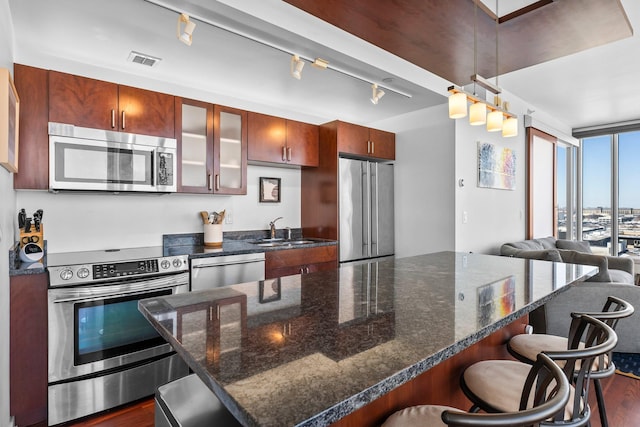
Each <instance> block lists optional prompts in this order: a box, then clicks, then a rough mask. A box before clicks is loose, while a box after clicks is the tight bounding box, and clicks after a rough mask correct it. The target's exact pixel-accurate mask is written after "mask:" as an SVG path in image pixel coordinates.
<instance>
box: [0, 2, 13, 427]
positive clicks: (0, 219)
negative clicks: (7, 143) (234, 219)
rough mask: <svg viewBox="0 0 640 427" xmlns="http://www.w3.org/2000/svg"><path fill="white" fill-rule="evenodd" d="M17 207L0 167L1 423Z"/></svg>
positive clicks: (3, 29) (0, 54)
mask: <svg viewBox="0 0 640 427" xmlns="http://www.w3.org/2000/svg"><path fill="white" fill-rule="evenodd" d="M0 68H8V69H9V70H11V74H12V75H13V24H12V22H11V14H10V13H9V2H8V1H7V0H0ZM15 208H16V201H15V192H14V191H13V175H12V174H10V173H9V172H8V171H7V170H6V169H5V168H3V167H0V343H2V344H3V345H0V426H8V425H9V421H10V413H9V256H8V254H9V248H10V247H11V246H12V244H13V242H14V228H15V225H14V221H13V219H14V217H15V215H14V214H15V213H16V209H15Z"/></svg>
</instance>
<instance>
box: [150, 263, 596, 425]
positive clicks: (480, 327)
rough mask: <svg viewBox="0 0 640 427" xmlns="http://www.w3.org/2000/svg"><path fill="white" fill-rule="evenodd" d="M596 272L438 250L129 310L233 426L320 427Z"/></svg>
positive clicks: (168, 299)
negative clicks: (228, 413) (221, 407)
mask: <svg viewBox="0 0 640 427" xmlns="http://www.w3.org/2000/svg"><path fill="white" fill-rule="evenodd" d="M596 272H597V268H595V267H590V266H578V265H572V264H561V263H551V262H546V261H534V260H527V259H519V258H507V257H499V256H492V255H480V254H467V253H456V252H439V253H434V254H429V255H422V256H416V257H410V258H402V259H395V260H394V259H390V260H384V261H379V262H371V263H365V264H361V265H345V266H342V267H340V268H339V269H336V270H331V271H323V272H317V273H311V274H305V275H296V276H288V277H282V278H280V279H271V280H265V281H260V282H250V283H244V284H238V285H233V286H229V287H224V288H218V289H214V290H209V291H201V292H191V293H187V294H177V295H173V296H166V297H158V298H152V299H147V300H143V301H140V302H139V309H140V311H141V312H142V313H143V314H144V315H145V317H146V318H147V319H148V320H149V321H150V322H151V323H152V324H153V325H154V327H155V328H156V329H157V330H158V331H159V332H160V334H161V335H162V336H163V337H164V338H165V339H167V341H168V342H169V343H170V344H171V345H172V346H173V347H174V348H175V349H176V351H177V352H178V353H179V354H180V355H181V357H182V358H183V359H184V360H185V361H186V362H187V363H188V364H189V366H190V367H191V369H193V370H194V372H196V373H197V374H198V376H199V377H200V378H201V379H202V380H203V381H204V382H205V384H206V385H207V386H208V387H209V388H210V389H211V390H213V392H214V393H215V394H216V395H217V396H218V397H219V398H220V400H221V401H222V402H223V403H224V404H225V406H226V407H227V408H229V410H230V411H231V412H232V413H233V414H234V415H235V416H236V418H237V419H238V420H240V422H241V423H242V424H243V425H245V426H278V427H281V426H326V425H329V424H331V423H332V422H335V421H337V420H339V419H340V418H342V417H344V416H345V415H348V414H349V413H351V412H353V411H355V410H357V409H359V408H361V407H363V406H364V405H366V404H368V403H370V402H372V401H373V400H375V399H377V398H379V397H380V396H382V395H383V394H385V393H387V392H388V391H390V390H392V389H394V388H396V387H398V386H399V385H401V384H403V383H405V382H407V381H409V380H411V379H413V378H415V377H416V376H418V375H419V374H421V373H423V372H425V371H426V370H428V369H429V368H431V367H433V366H435V365H437V364H438V363H440V362H442V361H443V360H445V359H447V358H448V357H451V356H452V355H454V354H456V353H458V352H460V351H462V350H463V349H465V348H467V347H469V346H470V345H472V344H474V343H475V342H477V341H479V340H480V339H482V338H484V337H486V336H488V335H489V334H491V333H493V332H495V331H496V330H498V329H500V328H502V327H504V326H506V325H507V324H509V323H511V322H512V321H514V320H516V319H517V318H519V317H521V316H523V315H525V314H527V313H529V312H530V311H532V310H533V309H535V308H537V307H539V306H541V305H542V304H544V303H545V302H547V301H548V300H549V299H551V298H553V296H554V295H555V294H556V293H558V292H562V291H563V290H564V289H566V286H567V285H568V284H571V283H572V282H574V281H576V280H579V279H581V278H584V277H588V276H591V275H593V274H595V273H596ZM213 313H217V315H213Z"/></svg>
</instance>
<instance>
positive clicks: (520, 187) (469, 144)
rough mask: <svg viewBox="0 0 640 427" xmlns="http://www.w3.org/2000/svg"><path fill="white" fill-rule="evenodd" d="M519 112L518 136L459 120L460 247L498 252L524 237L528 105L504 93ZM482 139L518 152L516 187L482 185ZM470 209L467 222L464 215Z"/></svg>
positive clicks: (472, 250)
mask: <svg viewBox="0 0 640 427" xmlns="http://www.w3.org/2000/svg"><path fill="white" fill-rule="evenodd" d="M503 99H505V100H508V101H509V102H510V104H511V107H510V111H511V112H512V113H516V114H518V125H519V129H518V136H517V137H512V138H504V137H502V134H501V133H500V132H487V131H486V128H485V127H484V126H471V125H469V121H468V119H467V118H463V119H457V120H456V137H455V138H456V142H455V145H456V148H455V151H456V154H455V159H456V160H455V162H456V179H464V182H465V185H464V187H459V186H456V196H455V197H456V219H455V221H456V225H455V229H456V236H455V241H456V244H455V245H456V250H457V251H462V252H465V251H469V252H480V253H488V254H497V253H499V251H500V246H501V245H502V244H503V243H506V242H510V241H514V240H522V239H524V237H525V232H526V230H525V227H526V222H525V219H526V212H525V206H526V204H525V203H526V165H527V163H526V143H525V141H526V135H525V130H524V124H523V118H522V115H523V114H524V113H525V112H526V106H525V105H524V104H523V103H522V102H521V101H520V100H519V99H517V98H516V97H515V96H512V95H509V94H505V93H503ZM478 141H480V142H488V143H491V144H495V145H496V146H498V147H508V148H511V149H513V150H515V154H516V188H515V190H514V191H511V190H497V189H491V188H480V187H478ZM465 213H466V223H463V219H464V216H465Z"/></svg>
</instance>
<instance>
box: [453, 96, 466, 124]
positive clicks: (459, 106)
mask: <svg viewBox="0 0 640 427" xmlns="http://www.w3.org/2000/svg"><path fill="white" fill-rule="evenodd" d="M466 115H467V95H465V94H464V93H462V92H458V93H454V94H453V95H451V96H449V118H451V119H459V118H461V117H465V116H466Z"/></svg>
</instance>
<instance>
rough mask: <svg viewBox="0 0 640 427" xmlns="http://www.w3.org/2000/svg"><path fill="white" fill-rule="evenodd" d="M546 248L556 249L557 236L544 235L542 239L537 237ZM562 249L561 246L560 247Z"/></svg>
mask: <svg viewBox="0 0 640 427" xmlns="http://www.w3.org/2000/svg"><path fill="white" fill-rule="evenodd" d="M535 241H536V242H538V243H539V244H540V245H541V246H542V247H543V248H544V249H555V248H556V238H555V237H553V236H549V237H542V238H540V239H535ZM558 249H560V248H558Z"/></svg>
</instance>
